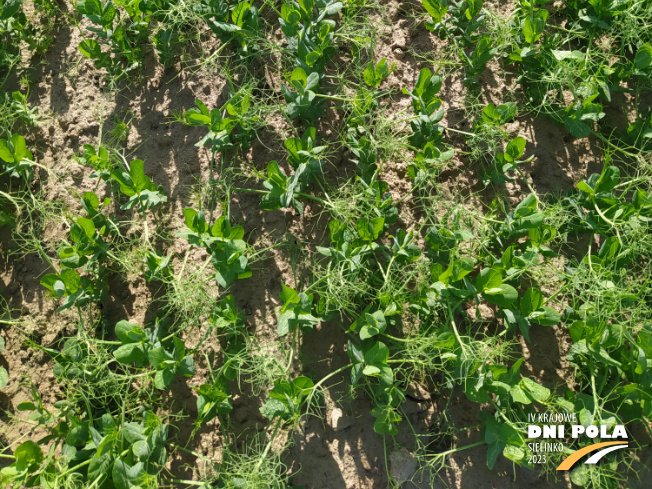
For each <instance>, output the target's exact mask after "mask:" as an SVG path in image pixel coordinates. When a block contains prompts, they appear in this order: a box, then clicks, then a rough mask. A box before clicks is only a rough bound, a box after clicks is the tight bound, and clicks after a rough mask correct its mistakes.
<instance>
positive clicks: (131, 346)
mask: <svg viewBox="0 0 652 489" xmlns="http://www.w3.org/2000/svg"><path fill="white" fill-rule="evenodd" d="M113 356H114V357H115V359H116V360H117V361H118V362H119V363H133V362H139V363H140V362H142V361H144V360H145V359H146V358H147V353H146V352H145V347H144V346H143V345H142V344H141V343H127V344H126V345H122V346H121V347H120V348H118V349H117V350H115V351H114V352H113Z"/></svg>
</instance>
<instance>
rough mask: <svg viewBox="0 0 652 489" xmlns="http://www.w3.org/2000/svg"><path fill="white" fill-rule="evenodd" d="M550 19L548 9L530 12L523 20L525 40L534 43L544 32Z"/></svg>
mask: <svg viewBox="0 0 652 489" xmlns="http://www.w3.org/2000/svg"><path fill="white" fill-rule="evenodd" d="M547 19H548V11H547V10H545V9H540V10H537V11H536V12H532V13H531V14H529V15H528V16H527V17H526V18H525V21H524V22H523V37H524V38H525V42H527V43H528V44H530V45H532V44H533V43H535V42H536V41H537V40H538V39H539V38H540V37H541V34H543V30H544V28H545V26H546V20H547Z"/></svg>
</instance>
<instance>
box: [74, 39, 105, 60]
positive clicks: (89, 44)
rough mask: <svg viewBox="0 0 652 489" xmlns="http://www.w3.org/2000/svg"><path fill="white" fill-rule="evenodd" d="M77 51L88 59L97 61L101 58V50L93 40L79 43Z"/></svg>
mask: <svg viewBox="0 0 652 489" xmlns="http://www.w3.org/2000/svg"><path fill="white" fill-rule="evenodd" d="M79 51H81V53H82V54H83V55H84V56H86V57H87V58H90V59H98V58H100V57H101V56H102V48H101V47H100V45H99V44H98V42H97V41H95V40H94V39H87V40H85V41H82V42H80V43H79Z"/></svg>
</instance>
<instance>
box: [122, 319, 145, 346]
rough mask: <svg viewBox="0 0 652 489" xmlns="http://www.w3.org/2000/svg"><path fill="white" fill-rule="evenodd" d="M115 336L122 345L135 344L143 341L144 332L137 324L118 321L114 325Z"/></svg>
mask: <svg viewBox="0 0 652 489" xmlns="http://www.w3.org/2000/svg"><path fill="white" fill-rule="evenodd" d="M115 335H116V336H117V337H118V339H119V340H120V341H122V342H123V343H135V342H138V341H142V340H144V339H145V337H146V336H145V332H144V331H143V330H142V328H141V327H140V326H138V325H137V324H131V323H130V322H129V321H125V320H124V319H123V320H122V321H119V322H118V323H117V324H116V325H115Z"/></svg>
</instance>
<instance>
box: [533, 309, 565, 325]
mask: <svg viewBox="0 0 652 489" xmlns="http://www.w3.org/2000/svg"><path fill="white" fill-rule="evenodd" d="M528 319H529V320H530V321H532V322H533V323H536V324H539V325H541V326H554V325H555V324H557V323H559V321H561V316H560V315H559V313H558V312H557V311H555V310H554V309H553V308H552V307H548V306H542V307H540V308H538V309H537V310H536V311H534V312H533V313H531V314H530V315H529V317H528Z"/></svg>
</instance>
